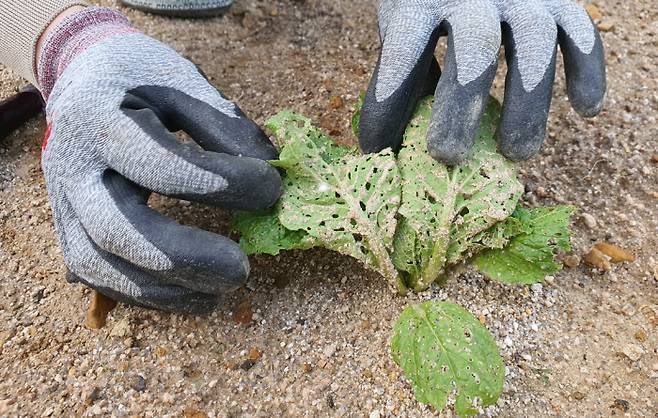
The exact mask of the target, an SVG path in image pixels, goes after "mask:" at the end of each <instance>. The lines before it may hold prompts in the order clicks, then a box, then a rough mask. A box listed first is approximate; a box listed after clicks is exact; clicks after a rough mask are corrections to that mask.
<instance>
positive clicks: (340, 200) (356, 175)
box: [266, 112, 406, 293]
mask: <svg viewBox="0 0 658 418" xmlns="http://www.w3.org/2000/svg"><path fill="white" fill-rule="evenodd" d="M266 126H267V127H268V128H270V129H271V130H272V131H273V132H274V134H275V135H276V136H277V138H278V140H279V142H280V143H281V144H283V146H282V151H281V154H280V156H279V160H277V161H273V162H272V164H273V165H275V166H276V167H279V168H283V169H284V170H285V172H286V174H285V178H284V180H283V186H284V190H283V195H282V196H281V199H280V200H279V202H278V204H277V206H276V208H275V210H276V212H277V213H278V219H279V222H281V225H283V227H285V228H286V229H288V230H291V231H303V232H305V233H306V234H308V235H309V236H311V237H312V238H313V239H314V240H317V241H318V242H321V243H322V246H324V247H325V248H329V249H332V250H334V251H337V252H339V253H342V254H347V255H349V256H351V257H354V258H356V259H358V260H361V261H362V262H363V263H365V264H366V265H367V266H368V267H370V268H371V269H373V270H375V271H377V272H379V273H380V274H381V275H382V276H384V277H385V278H386V279H388V280H389V282H390V283H391V285H392V286H393V288H395V289H396V290H397V291H399V292H401V293H403V292H404V291H405V290H406V287H405V285H404V283H403V282H402V279H401V277H400V275H399V273H398V271H397V270H396V269H395V266H394V265H393V263H392V261H391V258H390V256H389V252H390V251H391V250H392V247H393V236H394V234H395V228H396V225H397V219H396V215H397V212H398V207H399V205H400V173H399V171H398V168H397V165H396V162H395V156H394V154H393V152H392V151H391V150H390V149H387V150H384V151H381V152H379V153H377V154H369V155H361V154H359V153H358V152H355V151H354V150H350V149H348V148H345V147H340V146H338V145H336V144H335V143H334V141H332V140H331V139H330V138H329V137H327V136H326V135H324V134H323V133H322V132H321V131H320V130H318V129H317V128H315V127H313V125H312V124H311V121H310V120H309V119H307V118H305V117H302V116H299V115H296V114H294V113H292V112H282V113H279V114H278V115H276V116H275V117H273V118H271V119H270V120H269V121H268V122H267V124H266Z"/></svg>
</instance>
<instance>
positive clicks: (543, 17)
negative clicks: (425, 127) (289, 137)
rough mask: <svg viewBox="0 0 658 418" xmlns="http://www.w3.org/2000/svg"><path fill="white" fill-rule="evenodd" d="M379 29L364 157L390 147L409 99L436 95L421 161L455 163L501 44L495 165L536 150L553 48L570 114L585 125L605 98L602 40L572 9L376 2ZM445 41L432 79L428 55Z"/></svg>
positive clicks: (555, 0) (552, 3)
mask: <svg viewBox="0 0 658 418" xmlns="http://www.w3.org/2000/svg"><path fill="white" fill-rule="evenodd" d="M379 25H380V36H381V40H382V43H383V46H382V50H381V54H380V58H379V63H378V64H377V67H376V69H375V72H374V75H373V77H372V80H371V82H370V85H369V87H368V91H367V94H366V98H365V102H364V105H363V109H362V114H361V125H360V132H361V134H360V143H361V147H362V149H363V150H364V151H365V152H375V151H379V150H381V149H383V148H386V147H393V148H394V149H395V148H397V147H399V145H400V142H401V139H402V134H403V132H404V128H405V126H406V124H407V122H408V120H409V117H410V115H411V114H412V112H413V109H414V107H415V105H416V103H417V101H418V99H419V98H420V97H423V96H425V95H428V94H431V93H435V96H436V100H435V103H434V107H433V110H432V112H433V113H432V121H431V123H430V127H429V131H428V137H427V147H428V151H429V152H430V154H431V155H432V156H433V157H434V158H436V159H437V160H439V161H442V162H445V163H448V164H455V163H457V162H459V161H461V160H462V159H464V158H465V157H466V156H467V155H468V152H469V150H470V148H471V147H472V145H473V141H474V136H475V131H476V129H477V127H478V124H479V122H480V118H481V116H482V112H483V110H484V106H485V104H486V101H487V96H488V93H489V89H490V88H491V83H492V82H493V79H494V76H495V73H496V69H497V65H498V52H499V48H500V45H501V40H502V42H504V45H505V53H506V59H507V66H508V71H507V78H506V83H505V100H504V103H503V113H502V118H501V121H500V125H499V127H498V131H497V137H498V142H499V147H500V150H501V152H502V153H503V154H504V155H506V156H507V157H509V158H510V159H512V160H522V159H527V158H529V157H531V156H532V155H534V154H535V153H537V152H538V150H539V148H540V147H541V144H542V142H543V140H544V136H545V131H546V120H547V117H548V109H549V106H550V102H551V90H552V86H553V80H554V77H555V59H556V44H557V43H559V44H560V49H561V51H562V55H563V57H564V67H565V72H566V80H567V92H568V95H569V99H570V101H571V105H572V106H573V108H574V109H575V110H576V111H577V112H578V113H580V114H581V115H583V116H588V117H589V116H594V115H596V114H597V113H598V112H599V111H600V110H601V107H602V104H603V99H604V95H605V89H606V81H605V64H604V54H603V46H602V44H601V38H600V37H599V34H598V32H597V30H596V28H595V27H594V25H593V23H592V21H591V19H590V18H589V16H588V15H587V12H586V11H585V10H584V9H582V8H581V7H580V6H578V5H577V4H575V3H573V2H572V1H568V0H413V1H412V0H382V1H381V3H380V7H379ZM445 34H447V36H448V48H447V51H446V56H445V62H444V72H443V74H441V75H440V70H439V66H438V64H437V62H436V59H435V58H434V49H435V47H436V43H437V40H438V38H439V36H440V35H445ZM439 75H440V80H439ZM437 81H438V84H437ZM435 86H436V90H434V88H435Z"/></svg>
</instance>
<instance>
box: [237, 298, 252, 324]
mask: <svg viewBox="0 0 658 418" xmlns="http://www.w3.org/2000/svg"><path fill="white" fill-rule="evenodd" d="M253 315H254V314H253V311H252V310H251V299H249V298H247V299H244V300H243V301H242V302H240V303H239V304H238V305H237V306H236V307H235V309H234V310H233V321H235V323H236V324H241V325H248V324H250V323H251V320H252V318H253Z"/></svg>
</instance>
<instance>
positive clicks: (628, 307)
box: [621, 303, 635, 316]
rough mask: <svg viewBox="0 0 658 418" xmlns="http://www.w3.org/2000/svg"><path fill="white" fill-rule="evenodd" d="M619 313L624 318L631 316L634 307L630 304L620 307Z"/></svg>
mask: <svg viewBox="0 0 658 418" xmlns="http://www.w3.org/2000/svg"><path fill="white" fill-rule="evenodd" d="M621 312H622V313H623V314H624V315H626V316H633V315H635V307H634V306H633V305H631V304H630V303H627V304H626V305H624V306H622V308H621Z"/></svg>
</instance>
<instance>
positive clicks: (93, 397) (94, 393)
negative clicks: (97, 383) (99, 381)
mask: <svg viewBox="0 0 658 418" xmlns="http://www.w3.org/2000/svg"><path fill="white" fill-rule="evenodd" d="M100 398H101V390H100V389H99V388H97V387H94V388H93V389H91V392H89V394H88V395H87V396H86V397H85V404H86V405H87V406H89V405H91V404H93V403H94V402H96V401H97V400H99V399H100Z"/></svg>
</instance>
